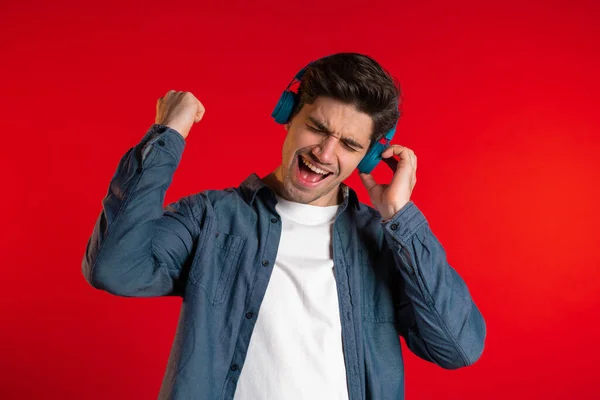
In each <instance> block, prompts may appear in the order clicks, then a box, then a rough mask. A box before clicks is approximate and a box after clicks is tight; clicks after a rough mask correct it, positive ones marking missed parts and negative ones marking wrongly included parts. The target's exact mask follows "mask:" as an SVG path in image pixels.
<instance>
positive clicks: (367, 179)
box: [358, 172, 377, 191]
mask: <svg viewBox="0 0 600 400" xmlns="http://www.w3.org/2000/svg"><path fill="white" fill-rule="evenodd" d="M358 176H359V177H360V180H361V181H362V183H363V185H365V187H366V188H367V190H368V191H371V189H372V188H374V187H375V186H377V182H375V178H373V175H371V174H365V173H362V172H359V173H358Z"/></svg>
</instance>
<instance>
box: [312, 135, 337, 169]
mask: <svg viewBox="0 0 600 400" xmlns="http://www.w3.org/2000/svg"><path fill="white" fill-rule="evenodd" d="M335 142H336V138H334V137H331V136H329V137H326V138H324V139H323V141H321V143H319V144H318V145H317V146H315V147H314V148H313V149H312V153H313V155H314V156H315V158H316V159H317V160H319V162H321V163H322V164H324V165H327V164H332V163H333V161H334V159H335V145H336V143H335Z"/></svg>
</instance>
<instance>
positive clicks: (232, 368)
mask: <svg viewBox="0 0 600 400" xmlns="http://www.w3.org/2000/svg"><path fill="white" fill-rule="evenodd" d="M229 369H230V370H232V371H237V365H236V364H233V365H232V366H231V367H230V368H229Z"/></svg>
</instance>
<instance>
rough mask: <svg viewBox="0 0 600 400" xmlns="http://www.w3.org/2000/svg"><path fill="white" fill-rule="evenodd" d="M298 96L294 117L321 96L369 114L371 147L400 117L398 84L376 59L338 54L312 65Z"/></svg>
mask: <svg viewBox="0 0 600 400" xmlns="http://www.w3.org/2000/svg"><path fill="white" fill-rule="evenodd" d="M298 96H299V102H298V105H297V106H296V108H295V110H294V112H293V114H292V116H294V115H296V114H297V113H298V112H299V111H300V109H301V108H302V106H303V105H304V104H313V103H314V101H315V100H316V99H317V97H319V96H324V97H331V98H334V99H336V100H339V101H342V102H344V103H346V104H352V105H354V106H355V107H356V108H357V110H359V111H361V112H364V113H366V114H369V115H370V116H371V118H372V120H373V132H372V134H371V144H373V143H374V142H377V141H379V140H380V139H381V138H383V136H384V135H385V134H386V133H387V132H388V131H389V130H390V129H392V128H393V126H394V125H395V124H396V122H397V121H398V118H400V115H401V109H400V107H401V105H402V91H401V89H400V84H399V83H398V81H397V80H396V79H395V78H393V77H392V76H391V75H390V74H389V73H388V72H387V71H386V70H385V69H383V67H382V66H381V65H379V63H377V61H375V60H374V59H373V58H371V57H369V56H367V55H364V54H359V53H337V54H333V55H330V56H326V57H323V58H320V59H318V60H316V61H314V62H313V63H311V64H310V65H309V66H308V68H307V69H306V72H305V74H304V76H303V77H302V80H301V82H300V86H299V88H298Z"/></svg>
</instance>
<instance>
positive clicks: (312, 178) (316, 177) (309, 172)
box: [298, 156, 333, 185]
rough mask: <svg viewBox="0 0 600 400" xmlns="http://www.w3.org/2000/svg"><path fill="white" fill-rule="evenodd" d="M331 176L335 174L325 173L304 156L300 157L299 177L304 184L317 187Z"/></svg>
mask: <svg viewBox="0 0 600 400" xmlns="http://www.w3.org/2000/svg"><path fill="white" fill-rule="evenodd" d="M330 175H333V173H332V172H327V171H323V170H321V169H320V168H318V167H316V166H315V165H313V164H311V163H310V161H308V160H305V159H304V158H303V157H302V156H298V177H299V178H300V180H301V181H302V183H304V184H308V185H315V184H318V183H320V182H322V181H324V180H325V179H327V178H328V177H329V176H330Z"/></svg>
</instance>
